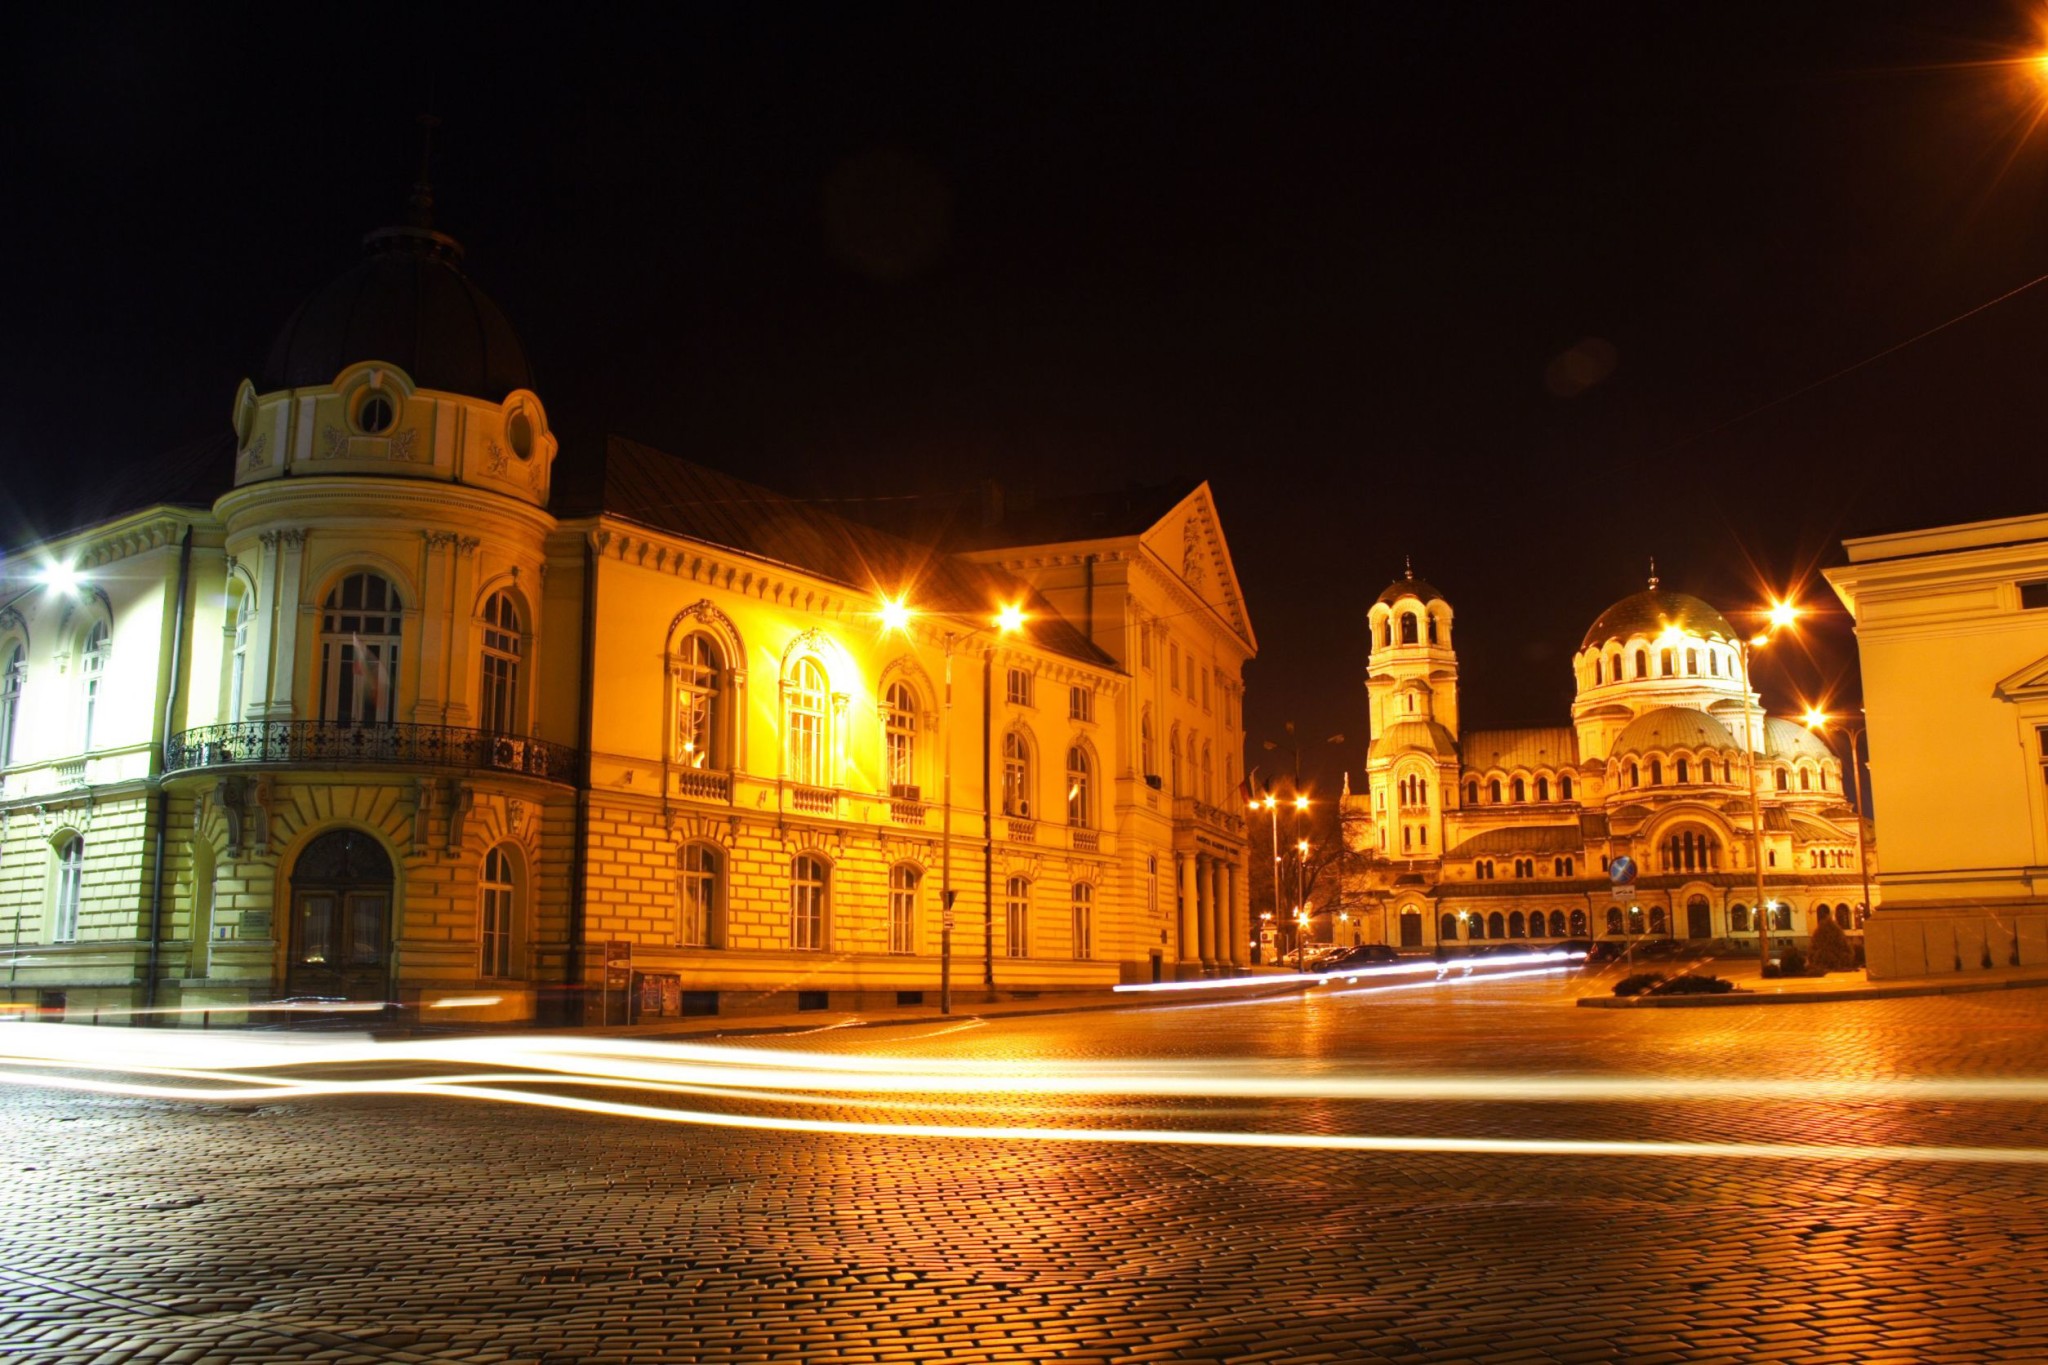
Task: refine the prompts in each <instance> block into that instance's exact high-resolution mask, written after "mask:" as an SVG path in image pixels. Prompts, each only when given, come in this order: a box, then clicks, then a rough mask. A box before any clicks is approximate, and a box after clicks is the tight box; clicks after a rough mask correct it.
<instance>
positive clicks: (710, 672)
mask: <svg viewBox="0 0 2048 1365" xmlns="http://www.w3.org/2000/svg"><path fill="white" fill-rule="evenodd" d="M723 671H724V660H723V659H721V658H720V656H719V649H718V646H717V645H716V644H714V643H713V642H712V640H711V638H710V637H709V636H707V635H686V636H684V637H683V638H682V639H681V640H680V641H679V642H678V643H677V645H676V652H675V657H674V658H673V659H671V660H670V661H669V672H670V675H671V676H672V677H673V678H674V680H675V699H676V700H675V706H676V716H675V740H674V745H675V752H674V754H673V757H672V760H671V761H673V762H676V763H680V764H681V765H682V766H683V767H685V768H723V767H725V766H726V763H725V756H724V754H723V753H721V752H720V748H721V745H720V740H719V733H718V732H719V726H720V722H721V721H722V719H723V715H722V712H721V706H722V703H721V702H720V700H719V678H720V675H721V674H722V673H723Z"/></svg>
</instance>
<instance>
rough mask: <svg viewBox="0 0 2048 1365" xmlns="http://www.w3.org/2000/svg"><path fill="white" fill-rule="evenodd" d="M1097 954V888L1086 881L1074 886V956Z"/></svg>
mask: <svg viewBox="0 0 2048 1365" xmlns="http://www.w3.org/2000/svg"><path fill="white" fill-rule="evenodd" d="M1094 955H1095V888H1094V887H1092V886H1089V885H1088V884H1087V883H1086V882H1079V883H1076V884H1075V886H1074V956H1075V957H1093V956H1094Z"/></svg>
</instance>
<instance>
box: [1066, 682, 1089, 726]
mask: <svg viewBox="0 0 2048 1365" xmlns="http://www.w3.org/2000/svg"><path fill="white" fill-rule="evenodd" d="M1067 719H1068V720H1090V721H1092V720H1094V719H1095V689H1094V688H1092V687H1069V688H1068V689H1067Z"/></svg>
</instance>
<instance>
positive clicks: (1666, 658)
mask: <svg viewBox="0 0 2048 1365" xmlns="http://www.w3.org/2000/svg"><path fill="white" fill-rule="evenodd" d="M1657 676H1658V677H1660V678H1668V677H1670V676H1671V651H1670V650H1668V649H1660V650H1658V651H1657Z"/></svg>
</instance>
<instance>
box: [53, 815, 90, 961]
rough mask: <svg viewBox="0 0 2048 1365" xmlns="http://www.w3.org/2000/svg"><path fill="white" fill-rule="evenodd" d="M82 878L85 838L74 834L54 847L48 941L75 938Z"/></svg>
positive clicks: (64, 941)
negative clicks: (54, 889) (53, 891)
mask: <svg viewBox="0 0 2048 1365" xmlns="http://www.w3.org/2000/svg"><path fill="white" fill-rule="evenodd" d="M84 882H85V840H84V839H82V838H80V837H79V836H78V835H76V834H74V835H72V836H71V838H70V839H69V840H67V841H66V842H65V844H64V847H62V848H60V849H58V850H57V898H56V901H55V902H54V903H53V904H52V906H51V911H52V914H51V917H50V942H52V943H76V942H77V941H78V893H79V889H80V887H81V886H82V885H83V884H84Z"/></svg>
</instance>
